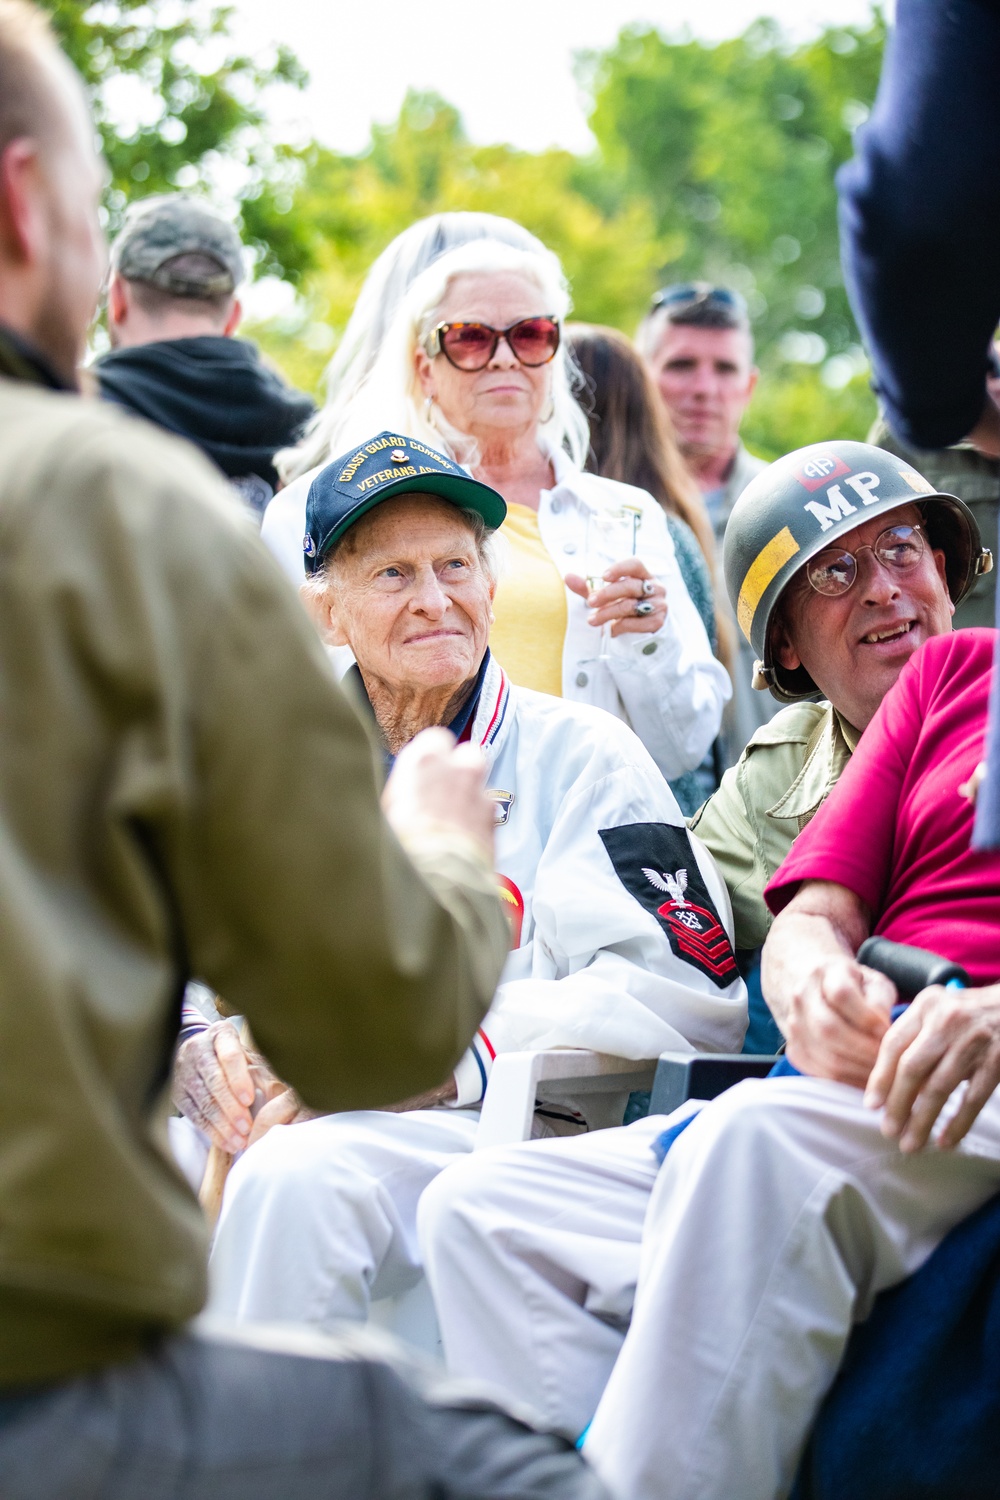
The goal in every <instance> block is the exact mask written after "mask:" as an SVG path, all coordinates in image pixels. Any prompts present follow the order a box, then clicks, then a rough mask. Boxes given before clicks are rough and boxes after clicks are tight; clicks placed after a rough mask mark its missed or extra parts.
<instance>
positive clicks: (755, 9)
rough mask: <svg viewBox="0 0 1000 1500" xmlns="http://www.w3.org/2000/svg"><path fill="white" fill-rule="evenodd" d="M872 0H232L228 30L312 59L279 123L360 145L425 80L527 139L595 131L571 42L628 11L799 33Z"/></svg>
mask: <svg viewBox="0 0 1000 1500" xmlns="http://www.w3.org/2000/svg"><path fill="white" fill-rule="evenodd" d="M870 8H871V7H870V3H869V0H235V5H234V9H235V12H236V15H235V17H234V27H233V31H234V36H235V39H236V41H237V42H238V43H239V45H240V46H241V47H244V48H246V49H248V50H251V51H257V50H258V49H259V48H261V47H264V46H266V45H267V44H268V43H269V42H274V41H280V42H287V43H288V44H289V45H290V46H292V47H293V48H294V49H295V51H296V52H297V53H298V55H299V57H300V58H301V59H302V61H303V62H304V63H305V65H306V66H307V68H308V69H309V72H310V75H311V83H310V85H309V89H308V92H307V94H306V95H305V96H304V98H298V99H296V100H294V103H293V104H292V105H291V115H290V117H289V119H288V121H287V122H286V123H287V124H288V125H289V126H290V127H294V131H293V133H295V134H299V135H303V136H313V137H315V138H317V139H319V140H321V141H323V142H324V143H326V144H327V145H330V146H333V147H335V148H337V149H338V150H341V151H350V152H354V151H359V150H360V149H361V148H362V147H363V146H364V145H365V143H366V141H367V139H368V132H369V127H370V125H371V123H372V121H373V120H380V121H388V120H392V119H393V118H395V116H396V114H397V113H398V110H399V106H400V103H401V102H402V99H403V95H404V94H405V92H406V90H407V88H418V89H433V90H435V91H436V92H437V93H439V94H442V95H444V97H445V98H446V99H448V100H449V101H450V102H451V103H452V104H454V105H456V106H457V108H458V109H459V110H460V111H461V113H462V117H463V119H464V121H465V126H466V129H467V131H468V132H469V134H470V136H471V137H472V138H473V140H476V141H480V142H493V141H509V142H511V143H512V144H513V145H516V146H520V147H523V148H524V149H526V150H531V151H537V150H541V149H542V148H544V147H545V146H549V145H553V144H555V145H560V146H566V147H568V148H569V149H571V150H574V151H586V150H587V149H588V147H589V145H590V144H591V140H590V135H589V132H588V130H587V125H586V119H585V116H584V109H583V101H582V100H581V98H580V93H579V90H578V88H577V86H576V83H575V81H574V77H573V55H574V53H575V52H577V51H579V50H581V49H588V48H599V47H607V46H609V45H610V44H611V43H612V42H613V41H614V39H615V37H616V36H617V34H618V32H619V30H620V29H621V28H622V27H623V26H626V25H629V24H630V23H632V22H636V21H640V22H649V23H651V24H653V25H655V26H658V27H660V28H661V29H662V30H664V31H670V32H674V31H676V30H678V29H679V28H681V27H683V26H685V25H687V26H689V27H690V28H691V30H692V32H694V34H695V35H697V36H699V37H706V38H711V39H719V38H722V37H727V36H735V35H737V34H738V33H739V32H741V31H742V30H743V29H744V28H745V27H746V26H748V25H749V24H750V22H751V21H753V20H754V19H755V17H756V16H758V15H760V14H761V13H765V14H768V15H772V16H774V17H776V18H777V19H778V20H779V21H781V22H782V23H783V24H784V25H785V26H786V27H787V28H788V29H789V30H790V31H791V32H792V34H793V35H794V36H796V37H803V38H804V37H807V36H810V35H814V34H815V33H816V31H818V30H819V29H820V28H821V27H822V26H824V25H843V24H851V23H854V22H862V21H864V20H865V19H866V17H867V16H868V15H869V13H870Z"/></svg>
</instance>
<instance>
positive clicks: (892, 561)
mask: <svg viewBox="0 0 1000 1500" xmlns="http://www.w3.org/2000/svg"><path fill="white" fill-rule="evenodd" d="M862 552H873V553H874V554H875V556H876V557H877V558H878V560H879V562H880V563H881V564H882V566H883V567H884V568H892V569H894V570H895V571H896V572H897V573H905V572H906V571H907V570H908V569H909V568H915V567H916V565H917V563H918V562H919V561H920V559H921V558H922V557H923V555H924V535H923V528H922V527H920V526H889V527H887V528H886V530H885V531H882V532H880V533H879V535H878V536H877V537H876V538H875V540H874V542H872V543H871V544H870V545H868V544H866V545H865V546H864V547H859V548H858V550H857V551H856V552H848V551H846V550H845V549H842V548H840V547H827V548H825V549H824V550H823V551H822V552H817V554H816V556H815V557H811V558H810V559H809V561H808V562H807V563H806V567H805V573H806V577H807V579H808V580H809V583H810V585H811V587H812V588H814V589H815V590H816V592H817V594H826V596H827V597H828V598H833V597H835V596H836V595H837V594H846V593H847V591H848V589H849V588H850V587H851V585H852V584H853V583H854V580H855V578H857V576H858V557H859V556H860V554H861V553H862Z"/></svg>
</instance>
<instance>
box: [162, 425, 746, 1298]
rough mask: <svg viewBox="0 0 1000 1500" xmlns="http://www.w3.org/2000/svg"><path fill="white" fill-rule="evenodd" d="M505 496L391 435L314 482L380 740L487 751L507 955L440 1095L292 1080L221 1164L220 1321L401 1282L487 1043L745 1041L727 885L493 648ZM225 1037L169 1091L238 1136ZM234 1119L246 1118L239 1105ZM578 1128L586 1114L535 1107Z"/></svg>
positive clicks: (484, 1067)
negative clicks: (387, 1094)
mask: <svg viewBox="0 0 1000 1500" xmlns="http://www.w3.org/2000/svg"><path fill="white" fill-rule="evenodd" d="M418 450H419V451H418ZM502 515H503V501H502V500H501V498H500V497H499V496H498V495H496V493H495V492H494V491H491V490H490V489H488V488H487V487H486V486H483V485H481V484H479V483H477V481H475V480H472V479H470V478H469V476H468V475H467V474H466V473H465V472H464V471H463V470H461V469H459V468H457V466H455V465H454V464H452V463H451V461H450V460H449V459H446V458H445V457H444V455H442V454H438V453H436V452H434V451H433V450H430V449H427V448H424V447H422V446H421V445H420V444H416V443H413V442H411V441H410V440H409V439H405V438H401V437H399V436H398V435H393V434H381V435H380V436H379V437H377V438H374V439H372V441H371V442H370V443H368V444H366V445H363V446H362V448H361V449H359V450H357V451H356V452H354V453H352V454H349V455H346V456H345V457H344V458H342V459H340V460H337V461H335V462H334V463H332V464H330V465H329V466H327V468H326V469H324V470H323V471H322V472H321V473H320V475H319V476H318V477H317V479H316V480H315V481H314V483H313V486H312V490H311V493H310V501H309V510H308V519H307V526H308V530H307V536H306V543H305V546H306V555H307V567H308V568H309V569H310V571H311V572H312V579H311V582H310V583H309V584H308V585H307V589H308V591H309V594H310V602H311V605H312V608H313V609H314V611H315V612H316V614H317V616H318V618H319V621H320V624H321V627H322V628H323V630H324V633H325V634H326V635H327V637H328V639H330V641H331V642H332V643H333V644H337V645H349V646H350V648H351V650H352V651H353V653H354V656H355V658H356V666H355V667H354V668H352V671H351V674H350V676H351V677H353V679H354V682H355V685H356V688H357V690H358V694H359V698H360V699H361V701H362V705H363V707H365V711H366V712H369V713H370V714H371V715H372V716H373V718H374V724H375V727H376V729H377V732H378V736H379V738H380V739H381V742H382V746H383V750H384V752H385V753H386V754H387V755H388V756H389V757H391V756H393V755H395V754H396V753H398V751H399V750H400V749H401V748H402V746H403V745H404V744H406V743H407V742H408V741H409V740H410V739H412V737H413V736H414V734H416V733H417V732H419V731H420V730H421V729H425V728H427V727H428V726H429V725H442V726H446V727H448V728H450V729H451V730H452V732H453V733H455V734H456V735H457V737H458V738H459V740H466V741H470V742H471V743H472V744H473V745H475V746H478V747H479V748H480V750H481V752H482V754H483V756H484V757H485V760H486V763H487V766H488V786H489V788H490V791H491V795H492V796H493V797H494V799H495V801H496V806H497V827H496V863H497V869H498V871H499V872H500V876H501V886H502V889H503V893H504V896H505V899H506V900H507V902H508V904H509V908H510V915H511V926H512V951H511V954H510V957H509V959H508V962H507V966H506V968H505V970H504V973H503V976H502V979H501V983H500V987H499V989H498V991H497V995H496V998H495V1000H494V1003H493V1005H492V1007H491V1009H490V1011H489V1013H488V1015H487V1017H486V1018H485V1020H484V1022H483V1025H482V1027H481V1028H480V1031H479V1033H478V1035H477V1037H476V1040H475V1043H474V1045H473V1047H472V1048H471V1049H470V1050H469V1051H468V1052H467V1053H466V1054H465V1055H464V1056H463V1057H462V1058H461V1059H460V1060H459V1061H458V1063H457V1066H456V1068H455V1071H454V1075H453V1077H452V1078H450V1079H448V1080H447V1081H446V1082H444V1083H443V1084H442V1086H441V1087H440V1088H439V1089H437V1090H436V1091H434V1093H433V1094H432V1095H431V1096H428V1097H424V1098H421V1099H418V1100H409V1101H405V1102H404V1103H403V1104H398V1105H394V1106H392V1107H390V1108H387V1109H386V1110H384V1111H366V1112H363V1113H359V1112H353V1113H349V1114H341V1115H332V1116H325V1117H323V1118H319V1119H310V1120H303V1119H301V1118H300V1117H299V1116H297V1115H296V1114H295V1105H294V1101H293V1100H290V1099H288V1098H287V1097H286V1098H285V1099H284V1102H283V1101H282V1098H281V1097H279V1098H278V1099H277V1100H276V1101H275V1102H274V1104H272V1105H269V1106H267V1109H268V1110H269V1111H271V1112H272V1114H275V1117H276V1118H277V1119H278V1120H279V1121H289V1120H290V1121H294V1123H289V1124H281V1125H279V1127H278V1128H273V1129H270V1130H269V1131H268V1132H267V1133H266V1134H264V1135H263V1137H262V1138H261V1139H259V1140H255V1143H254V1144H253V1145H252V1146H251V1148H250V1149H249V1150H247V1151H246V1152H245V1153H244V1154H243V1155H242V1156H241V1158H240V1159H239V1160H238V1161H237V1162H236V1165H235V1166H234V1168H233V1170H232V1172H231V1174H230V1177H229V1181H228V1183H227V1187H226V1192H225V1197H224V1200H223V1206H222V1212H221V1215H220V1219H219V1225H218V1230H217V1233H216V1239H215V1245H214V1249H213V1253H212V1286H213V1291H212V1307H213V1310H214V1311H216V1312H219V1313H222V1314H225V1315H227V1316H230V1317H235V1318H237V1319H245V1320H267V1319H275V1318H277V1319H295V1320H299V1321H307V1322H312V1323H315V1324H318V1325H324V1324H326V1323H328V1322H332V1321H334V1320H336V1319H341V1318H345V1317H346V1318H353V1319H359V1320H363V1319H364V1318H365V1317H366V1316H367V1311H368V1305H369V1302H370V1300H371V1299H372V1298H375V1297H381V1296H387V1295H392V1294H393V1293H395V1292H397V1291H400V1290H403V1289H405V1288H406V1287H407V1286H409V1285H412V1284H413V1283H414V1281H415V1280H416V1279H417V1278H418V1276H419V1275H420V1263H419V1257H418V1249H417V1237H416V1210H417V1204H418V1201H419V1198H420V1195H421V1193H422V1192H423V1190H424V1188H425V1187H426V1186H427V1185H428V1183H429V1182H431V1181H432V1180H433V1179H434V1177H435V1176H436V1175H437V1174H438V1173H439V1172H440V1171H441V1170H442V1169H443V1168H444V1167H445V1166H447V1165H448V1164H449V1162H451V1161H453V1160H455V1159H456V1158H457V1157H458V1156H459V1155H462V1154H465V1153H467V1152H469V1151H471V1149H472V1146H473V1140H474V1137H475V1132H476V1126H477V1122H478V1106H479V1104H480V1102H481V1100H482V1098H483V1094H484V1091H485V1088H486V1084H487V1081H488V1078H489V1072H490V1067H491V1065H492V1061H493V1058H494V1056H495V1055H496V1053H497V1052H500V1051H509V1050H519V1049H523V1048H528V1047H532V1048H537V1047H590V1048H594V1049H596V1050H599V1051H602V1052H608V1053H613V1054H617V1055H619V1056H623V1057H630V1058H648V1057H655V1056H656V1055H657V1054H658V1053H659V1052H661V1051H663V1050H664V1049H666V1048H673V1049H686V1048H697V1049H706V1050H716V1051H733V1050H738V1049H739V1046H740V1045H741V1042H742V1038H743V1032H744V1028H745V1024H746V996H745V991H744V988H743V984H742V981H741V980H740V978H739V975H738V973H737V970H736V965H735V961H734V959H733V953H732V947H731V941H730V939H731V915H730V910H729V902H728V897H727V894H726V890H725V886H724V884H723V882H722V880H721V878H720V877H719V875H718V873H717V871H716V869H715V866H714V864H713V862H712V859H711V857H710V855H709V854H708V853H707V852H706V851H705V849H704V848H703V847H702V846H701V845H700V844H699V843H698V840H697V839H696V838H694V837H693V836H692V835H691V834H689V833H688V831H687V829H686V827H685V825H684V820H683V817H682V816H681V813H680V811H679V809H678V807H677V804H676V802H675V801H674V798H673V796H672V794H671V792H670V790H669V788H668V787H667V785H666V783H665V782H664V780H663V778H662V776H661V774H660V772H659V771H658V770H657V768H656V766H655V765H654V764H653V762H652V760H651V759H650V757H649V755H648V754H647V752H646V751H645V750H644V749H643V747H642V745H641V744H640V743H639V741H638V739H637V738H636V737H635V735H634V734H633V733H632V731H631V730H629V729H628V728H627V727H626V726H625V725H624V724H622V723H621V722H620V721H619V720H617V719H615V718H613V717H612V716H611V715H610V714H607V713H604V712H603V711H601V710H599V709H593V708H590V707H587V706H584V705H580V704H571V703H567V702H565V701H563V700H560V699H557V698H552V697H549V696H548V695H546V694H542V693H535V692H532V691H529V690H527V689H523V688H516V687H513V686H512V685H511V684H510V683H509V682H508V681H507V678H506V676H505V674H504V672H503V671H502V669H501V668H500V666H499V665H498V664H497V663H496V662H495V661H494V660H493V659H492V658H491V656H490V654H489V650H488V647H487V639H488V632H489V624H490V618H491V613H490V602H491V599H492V595H493V590H494V587H495V580H494V577H493V571H492V560H491V556H490V552H489V543H488V532H489V530H490V529H491V528H493V527H495V526H496V525H497V524H499V520H500V519H501V518H502ZM330 919H331V921H336V920H337V913H336V911H335V910H334V911H331V914H330ZM331 1003H332V1004H335V1003H336V996H331ZM222 1035H223V1034H222V1033H221V1032H220V1030H219V1029H218V1028H213V1030H212V1031H211V1032H209V1033H205V1034H203V1035H201V1036H195V1037H193V1038H191V1039H190V1040H189V1041H188V1042H187V1043H186V1044H185V1048H184V1049H182V1053H181V1056H180V1059H179V1077H181V1078H183V1077H185V1076H190V1074H191V1071H192V1064H194V1066H195V1068H196V1070H197V1071H198V1073H199V1075H200V1077H201V1079H202V1081H203V1082H204V1081H205V1080H206V1079H207V1078H208V1075H209V1073H210V1072H211V1069H212V1068H215V1069H216V1071H217V1078H218V1075H219V1074H225V1076H226V1077H227V1078H228V1079H229V1081H230V1083H231V1085H232V1087H231V1089H230V1090H229V1097H228V1098H227V1097H225V1096H224V1091H223V1089H220V1088H218V1087H216V1090H215V1091H216V1093H217V1094H218V1095H219V1096H220V1102H221V1105H222V1108H221V1110H220V1111H219V1113H217V1115H216V1117H215V1119H214V1121H213V1120H212V1119H210V1118H207V1117H206V1114H205V1112H204V1110H202V1111H200V1112H199V1110H198V1108H196V1107H194V1105H193V1103H192V1101H195V1100H196V1099H197V1098H198V1097H199V1090H198V1089H197V1088H194V1087H191V1086H190V1085H189V1086H187V1087H184V1086H182V1087H181V1088H180V1090H179V1095H178V1097H179V1102H180V1103H181V1107H182V1109H183V1108H185V1104H186V1103H187V1108H186V1112H187V1113H188V1114H189V1115H191V1116H194V1118H195V1120H196V1123H199V1124H202V1125H205V1124H207V1125H208V1126H209V1128H210V1129H214V1130H215V1134H216V1139H218V1140H221V1141H222V1142H223V1143H225V1144H227V1145H231V1144H233V1142H234V1134H233V1131H234V1121H235V1120H236V1118H237V1109H238V1108H239V1106H238V1105H234V1102H233V1096H234V1095H236V1094H238V1093H239V1091H240V1087H241V1082H242V1083H243V1086H244V1087H245V1082H244V1081H243V1080H242V1078H241V1075H240V1072H239V1068H240V1066H242V1067H244V1069H245V1062H243V1061H242V1054H241V1055H240V1059H239V1061H238V1062H237V1064H236V1065H235V1066H234V1065H233V1063H232V1061H231V1059H232V1057H233V1054H234V1049H236V1050H239V1049H238V1045H237V1043H236V1042H235V1039H234V1037H233V1036H232V1035H229V1036H227V1037H225V1040H224V1042H223V1041H222ZM220 1046H221V1047H222V1057H221V1062H220V1056H219V1048H220ZM209 1049H211V1050H210V1051H209ZM185 1052H187V1053H188V1056H187V1057H186V1056H185ZM216 1081H217V1080H216ZM209 1091H211V1090H209ZM202 1093H204V1090H202ZM244 1097H245V1094H244ZM387 1104H388V1101H387ZM585 1107H586V1106H585V1104H581V1110H585ZM275 1112H276V1113H275ZM262 1120H264V1121H265V1122H266V1116H264V1115H262V1116H261V1117H259V1119H258V1124H257V1126H256V1127H254V1129H255V1133H259V1129H260V1125H261V1121H262ZM240 1124H241V1125H242V1128H243V1129H244V1130H249V1129H250V1119H249V1111H247V1110H244V1117H243V1118H242V1120H241V1121H240ZM582 1128H585V1118H584V1115H583V1114H578V1113H576V1112H575V1111H573V1110H567V1111H566V1112H565V1118H559V1117H554V1116H553V1114H552V1113H551V1112H547V1113H546V1115H545V1116H544V1117H541V1116H540V1117H539V1118H538V1121H537V1126H536V1130H537V1133H546V1132H563V1131H572V1130H579V1129H582Z"/></svg>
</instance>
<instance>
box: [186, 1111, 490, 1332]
mask: <svg viewBox="0 0 1000 1500" xmlns="http://www.w3.org/2000/svg"><path fill="white" fill-rule="evenodd" d="M478 1121H479V1115H478V1112H477V1111H475V1110H450V1109H433V1110H414V1111H412V1112H410V1113H408V1114H399V1115H397V1114H389V1113H384V1112H381V1111H376V1110H365V1111H357V1112H352V1113H349V1114H340V1115H327V1116H324V1117H323V1118H322V1119H319V1120H309V1121H307V1122H304V1123H303V1124H300V1125H278V1126H275V1127H274V1128H273V1129H272V1130H270V1131H268V1133H267V1135H265V1136H264V1138H263V1139H262V1140H260V1141H258V1142H257V1144H256V1145H254V1146H251V1147H250V1149H249V1151H247V1152H246V1153H245V1154H244V1155H243V1156H241V1157H240V1158H239V1160H238V1161H237V1162H236V1163H235V1164H234V1166H233V1169H232V1171H231V1172H230V1174H229V1178H228V1181H227V1183H226V1190H225V1194H224V1197H223V1200H222V1210H221V1213H220V1215H219V1223H218V1228H217V1230H216V1235H215V1241H214V1243H213V1246H212V1254H211V1259H210V1262H209V1277H210V1295H209V1310H210V1311H211V1312H212V1313H215V1314H218V1315H220V1316H223V1317H227V1318H232V1319H235V1320H237V1321H240V1322H269V1321H272V1320H274V1319H278V1320H280V1321H283V1322H298V1323H311V1324H313V1325H315V1326H318V1327H320V1328H326V1327H328V1326H329V1325H331V1324H333V1323H335V1322H337V1321H338V1320H341V1319H345V1318H347V1319H351V1320H354V1321H356V1322H363V1321H364V1320H365V1319H366V1318H367V1316H368V1307H369V1303H370V1301H371V1300H372V1299H373V1298H377V1297H388V1296H394V1295H395V1294H396V1293H398V1292H402V1291H406V1290H407V1289H408V1288H409V1287H411V1286H413V1285H415V1284H416V1282H417V1281H418V1280H419V1278H420V1275H421V1268H420V1259H419V1254H418V1249H417V1236H416V1213H417V1202H418V1200H419V1198H420V1195H421V1193H422V1192H423V1191H424V1189H425V1188H426V1186H427V1184H428V1183H429V1182H431V1181H432V1180H433V1179H434V1178H435V1177H436V1176H437V1174H438V1173H439V1172H440V1171H442V1170H443V1168H444V1167H446V1166H447V1165H448V1164H449V1163H450V1162H453V1161H454V1160H455V1159H456V1157H459V1156H461V1155H463V1154H465V1153H466V1152H469V1151H471V1150H472V1145H473V1141H474V1139H475V1134H476V1126H477V1124H478Z"/></svg>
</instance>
